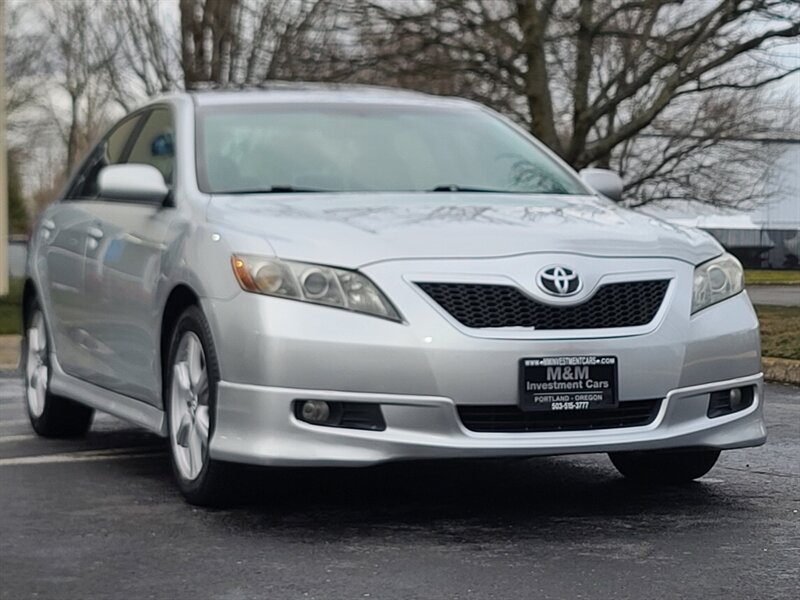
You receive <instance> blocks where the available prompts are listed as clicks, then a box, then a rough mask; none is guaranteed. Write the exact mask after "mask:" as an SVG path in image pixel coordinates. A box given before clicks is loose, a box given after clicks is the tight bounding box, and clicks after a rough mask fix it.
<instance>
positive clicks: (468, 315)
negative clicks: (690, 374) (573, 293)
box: [417, 279, 669, 329]
mask: <svg viewBox="0 0 800 600" xmlns="http://www.w3.org/2000/svg"><path fill="white" fill-rule="evenodd" d="M417 285H418V286H419V287H420V288H421V289H422V290H423V291H424V292H425V293H426V294H428V296H430V297H431V298H432V299H433V300H434V301H435V302H436V303H437V304H439V306H441V307H442V308H443V309H444V310H446V311H447V312H448V313H450V314H451V315H452V316H453V318H455V319H456V320H457V321H458V322H459V323H461V324H463V325H465V326H467V327H472V328H487V327H531V328H534V329H601V328H606V327H635V326H637V325H646V324H647V323H649V322H650V321H652V320H653V318H654V317H655V316H656V313H657V312H658V309H659V308H660V307H661V303H662V302H663V301H664V294H666V292H667V287H668V286H669V281H668V280H665V279H660V280H654V281H626V282H621V283H608V284H606V285H603V286H600V288H598V290H597V292H596V293H595V294H594V296H592V297H591V298H590V299H589V300H587V301H586V302H583V303H582V304H574V305H570V306H552V305H549V304H542V303H541V302H537V301H536V300H534V299H533V298H531V297H530V296H527V295H525V294H523V293H522V292H521V291H520V290H519V289H518V288H516V287H513V286H510V285H494V284H483V283H430V282H424V283H417Z"/></svg>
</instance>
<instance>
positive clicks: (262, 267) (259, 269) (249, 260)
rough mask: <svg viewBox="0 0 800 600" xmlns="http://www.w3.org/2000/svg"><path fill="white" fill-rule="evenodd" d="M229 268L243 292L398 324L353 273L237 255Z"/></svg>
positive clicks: (377, 293)
mask: <svg viewBox="0 0 800 600" xmlns="http://www.w3.org/2000/svg"><path fill="white" fill-rule="evenodd" d="M231 264H232V265H233V272H234V274H235V275H236V279H237V280H238V281H239V285H241V286H242V289H243V290H244V291H246V292H253V293H255V294H266V295H268V296H279V297H282V298H293V299H295V300H303V301H305V302H314V303H315V304H325V305H326V306H336V307H338V308H344V309H346V310H352V311H356V312H361V313H367V314H370V315H375V316H377V317H384V318H386V319H392V320H393V321H400V320H401V318H400V315H399V314H398V312H397V311H396V310H395V308H394V307H393V306H392V304H391V302H389V300H387V299H386V296H384V295H383V293H381V291H380V290H379V289H378V287H377V286H376V285H375V284H374V283H372V282H371V281H370V280H369V279H367V278H366V277H364V276H363V275H362V274H361V273H358V272H356V271H347V270H345V269H334V268H331V267H325V266H322V265H312V264H309V263H301V262H292V261H288V260H280V259H278V258H270V257H264V256H251V255H241V254H239V255H234V256H233V257H232V258H231Z"/></svg>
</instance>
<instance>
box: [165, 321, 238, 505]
mask: <svg viewBox="0 0 800 600" xmlns="http://www.w3.org/2000/svg"><path fill="white" fill-rule="evenodd" d="M164 375H165V377H164V379H165V383H166V385H165V387H164V400H165V407H164V408H165V411H166V415H167V421H168V424H169V441H170V450H171V456H172V470H173V473H174V474H175V479H176V481H177V483H178V488H179V489H180V491H181V493H182V494H183V496H184V497H185V498H186V500H187V501H188V502H190V503H191V504H197V505H200V506H217V505H220V504H222V503H224V502H225V500H226V492H227V491H228V490H229V489H230V481H229V477H230V473H229V470H230V469H229V468H228V467H229V466H228V465H227V464H226V463H221V462H219V461H215V460H212V459H211V458H210V456H209V451H208V448H209V443H210V441H211V436H212V435H213V433H214V417H215V408H216V399H217V383H218V382H219V365H218V363H217V356H216V352H215V350H214V344H213V341H212V339H211V331H210V329H209V326H208V322H207V321H206V318H205V316H204V315H203V313H202V311H200V309H199V308H197V307H196V306H192V307H189V308H188V309H186V310H185V311H184V312H183V314H181V316H180V317H179V318H178V321H177V323H176V325H175V329H174V331H173V334H172V343H171V344H170V352H169V360H168V361H167V370H166V372H165V374H164Z"/></svg>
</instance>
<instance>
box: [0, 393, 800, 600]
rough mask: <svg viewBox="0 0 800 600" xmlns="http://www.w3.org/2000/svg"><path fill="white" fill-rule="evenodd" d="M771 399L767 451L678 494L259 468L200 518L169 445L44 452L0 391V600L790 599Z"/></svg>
mask: <svg viewBox="0 0 800 600" xmlns="http://www.w3.org/2000/svg"><path fill="white" fill-rule="evenodd" d="M767 394H768V396H767V405H766V414H767V419H768V423H769V441H768V443H767V445H766V446H763V447H761V448H753V449H746V450H735V451H729V452H726V453H723V456H722V458H721V460H720V463H718V465H717V467H716V468H715V469H714V470H712V471H711V473H710V474H709V475H708V476H706V477H704V478H703V479H702V480H700V481H699V482H698V483H694V484H690V485H686V486H681V487H664V488H648V487H640V486H636V485H632V484H629V483H627V482H625V481H623V480H622V479H620V478H619V477H618V476H617V474H616V472H615V471H614V469H613V467H612V466H611V464H610V462H609V461H608V459H607V458H606V457H605V456H578V457H556V458H538V459H528V460H519V459H517V460H473V461H447V462H441V461H440V462H432V463H405V464H392V465H385V466H381V467H375V468H367V469H355V470H321V469H313V470H289V471H274V470H262V469H257V470H248V471H247V472H245V473H244V478H243V479H242V481H243V482H244V483H243V484H242V488H241V501H240V502H239V503H238V505H237V506H234V507H232V508H229V509H225V510H206V509H198V508H195V507H191V506H189V505H187V504H185V503H184V502H183V501H182V499H181V498H180V496H179V494H178V493H177V491H176V490H175V488H174V486H173V485H172V482H171V475H170V469H169V462H168V457H167V453H166V447H165V444H164V442H162V441H161V440H160V439H158V438H156V437H154V436H152V435H150V434H148V433H146V432H144V431H142V430H139V429H137V428H134V427H131V426H129V425H127V424H125V423H122V422H120V421H117V420H115V419H113V418H111V417H108V416H105V415H103V416H99V417H97V419H96V423H95V426H94V427H93V429H92V432H91V433H90V434H89V436H88V437H87V438H85V439H82V440H72V441H63V440H62V441H54V440H44V439H39V438H36V437H34V436H33V435H32V431H31V430H30V428H29V425H28V424H27V421H26V418H25V414H24V408H23V404H22V391H21V386H20V384H19V383H18V381H17V379H15V378H10V377H4V378H0V598H3V599H8V600H21V599H25V598H39V599H50V598H52V599H58V600H73V599H75V600H86V599H94V598H99V599H104V600H105V599H116V598H120V599H125V600H139V599H147V598H157V599H162V598H163V599H170V600H180V599H183V598H194V599H208V600H245V599H250V598H254V599H255V598H258V599H261V598H264V599H283V598H291V599H294V598H297V599H305V598H317V599H321V600H336V599H344V598H348V599H349V598H371V599H402V600H412V599H426V600H428V599H431V600H433V599H436V600H438V599H445V598H459V599H460V598H474V599H481V600H482V599H489V598H496V599H503V600H505V599H528V598H530V599H537V600H540V599H548V598H554V599H555V598H557V599H570V600H571V599H578V598H587V599H588V598H591V599H603V598H609V599H610V598H614V599H619V600H624V599H647V600H656V599H660V598H670V599H673V598H704V599H709V598H725V599H739V598H741V599H754V598H758V599H762V600H764V599H778V598H780V599H784V598H785V599H789V598H792V599H793V598H797V590H798V585H800V514H798V511H799V510H800V388H793V387H784V386H776V385H770V386H768V388H767Z"/></svg>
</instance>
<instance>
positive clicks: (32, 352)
mask: <svg viewBox="0 0 800 600" xmlns="http://www.w3.org/2000/svg"><path fill="white" fill-rule="evenodd" d="M28 314H29V317H28V322H27V323H26V329H25V339H24V341H23V347H22V360H23V373H24V374H25V399H26V405H27V408H28V417H29V418H30V421H31V425H32V426H33V429H34V431H35V432H36V433H38V434H39V435H41V436H45V437H77V436H81V435H84V434H86V432H87V431H88V430H89V427H90V426H91V424H92V415H93V414H94V410H92V409H91V408H89V407H88V406H84V405H83V404H78V403H77V402H74V401H73V400H70V399H68V398H64V397H62V396H56V395H55V394H53V393H51V392H50V377H51V370H50V345H49V342H48V337H47V325H46V323H45V320H44V313H43V312H42V309H41V307H40V306H39V304H38V303H37V302H36V301H35V300H34V301H33V302H32V304H31V306H30V307H29V310H28Z"/></svg>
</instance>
